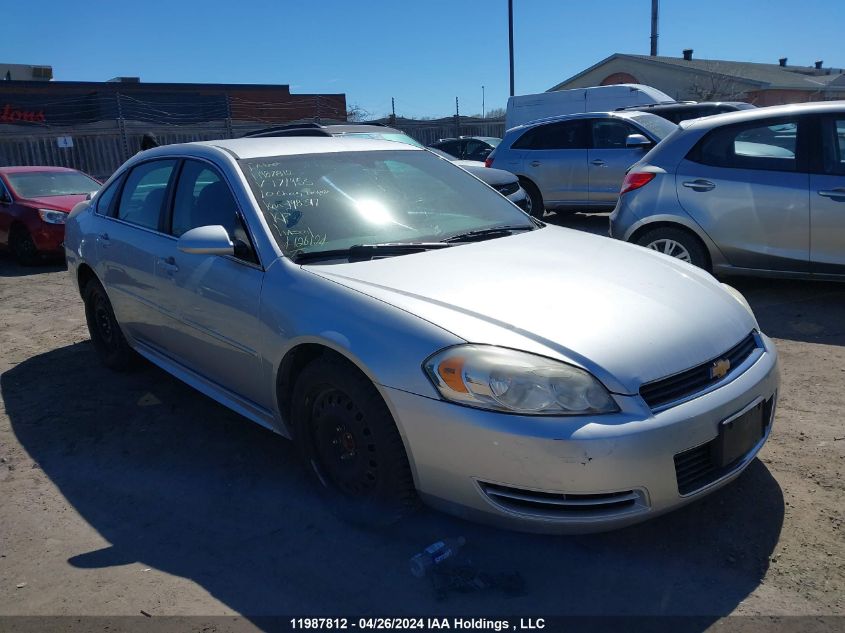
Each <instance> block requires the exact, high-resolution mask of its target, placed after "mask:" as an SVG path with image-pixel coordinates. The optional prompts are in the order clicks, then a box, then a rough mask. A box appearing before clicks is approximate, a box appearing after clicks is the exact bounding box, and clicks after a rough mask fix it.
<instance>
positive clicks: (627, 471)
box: [384, 337, 779, 533]
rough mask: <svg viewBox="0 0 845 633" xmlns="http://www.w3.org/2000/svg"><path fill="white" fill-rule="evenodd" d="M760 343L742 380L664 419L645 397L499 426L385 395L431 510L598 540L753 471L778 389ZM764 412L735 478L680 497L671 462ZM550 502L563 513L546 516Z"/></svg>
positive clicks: (769, 348)
mask: <svg viewBox="0 0 845 633" xmlns="http://www.w3.org/2000/svg"><path fill="white" fill-rule="evenodd" d="M762 339H763V340H764V347H765V349H764V351H763V353H762V354H760V355H759V357H757V358H755V359H753V360H751V361H749V362H750V366H749V367H747V368H743V371H742V373H741V374H740V375H738V376H737V377H736V378H734V379H733V380H731V381H730V382H728V383H727V384H724V385H723V386H721V387H719V388H717V389H715V390H713V391H710V392H708V393H705V394H704V395H701V396H699V397H696V398H694V399H692V400H689V401H687V402H684V403H682V404H679V405H677V406H674V407H671V408H669V409H666V410H664V411H660V412H658V413H652V412H651V411H650V410H649V409H648V408H647V407H646V405H645V403H644V402H643V401H642V399H641V398H640V397H639V396H616V398H617V401H618V403H619V405H620V408H621V409H622V411H621V412H620V413H618V414H614V415H611V416H599V417H595V418H593V419H587V418H580V417H579V418H536V417H524V416H515V415H504V414H500V413H493V412H489V411H481V410H477V409H472V408H468V407H462V406H457V405H454V404H450V403H447V402H443V401H440V400H434V399H431V398H426V397H422V396H417V395H414V394H410V393H407V392H403V391H399V390H396V389H390V388H384V391H385V396H386V398H387V399H388V404H389V405H390V407H391V409H392V410H393V413H394V416H395V419H396V420H397V424H398V425H399V428H400V432H401V433H402V435H403V437H404V440H405V443H406V447H407V449H408V454H409V459H410V461H411V464H412V468H413V470H414V475H415V480H416V484H417V488H418V490H419V492H420V494H421V496H422V497H423V498H424V499H425V500H426V501H427V502H429V503H430V504H432V505H434V506H437V507H439V508H441V509H443V510H445V511H447V512H450V513H452V514H456V515H458V516H462V517H465V518H470V519H476V520H480V521H483V522H487V523H493V524H497V525H501V526H505V527H509V528H514V529H519V530H525V531H532V532H550V533H578V532H594V531H603V530H609V529H614V528H618V527H622V526H625V525H629V524H632V523H637V522H640V521H644V520H646V519H649V518H651V517H654V516H657V515H659V514H662V513H665V512H668V511H670V510H673V509H675V508H678V507H680V506H682V505H685V504H687V503H690V502H691V501H693V500H695V499H697V498H700V497H702V496H704V495H706V494H708V493H710V492H712V491H714V490H716V489H718V488H720V487H721V486H723V485H725V484H727V483H728V482H730V481H732V480H733V479H734V478H736V477H737V476H738V475H739V474H740V473H741V472H742V471H743V470H744V469H745V467H746V466H747V465H748V464H749V463H750V462H751V461H752V460H753V458H754V456H755V455H756V454H757V452H758V451H759V450H760V448H761V447H762V446H763V444H764V443H765V441H766V439H767V438H768V434H769V432H770V430H771V419H773V417H774V408H775V399H776V394H777V389H778V384H779V376H778V362H777V352H776V350H775V348H774V345H773V344H772V342H771V341H770V340H769V339H767V338H766V337H762ZM758 402H769V403H770V409H769V413H770V414H771V416H770V421H769V424H768V426H767V429H766V431H765V434H764V436H763V437H762V439H761V440H760V441H759V442H758V443H757V445H755V446H754V447H753V448H752V449H751V450H749V451H748V452H747V453H746V454H745V455H743V456H742V457H741V459H740V461H738V462H737V463H734V464H733V465H732V466H731V467H730V469H729V470H728V471H725V472H720V473H718V476H716V477H714V478H713V479H712V480H711V481H707V482H706V483H704V484H703V485H701V486H700V487H698V488H696V489H694V490H692V491H690V492H689V493H688V494H681V493H680V492H679V489H678V478H677V475H676V465H675V456H676V455H678V454H680V453H684V452H685V451H688V450H689V449H692V448H695V447H701V446H703V445H705V444H707V443H708V442H711V441H713V440H714V439H715V438H717V436H718V428H719V424H720V422H722V421H723V420H726V419H728V418H731V417H732V416H734V415H736V414H737V413H739V412H741V411H743V410H745V409H746V408H747V407H749V406H752V405H754V404H755V403H758ZM561 495H567V497H566V498H565V499H564V501H562V502H561ZM548 499H553V500H554V501H553V503H555V504H558V503H560V507H558V506H557V505H554V506H552V507H551V509H549V505H548V503H547V500H548ZM584 506H589V507H588V508H587V509H586V510H585V509H584Z"/></svg>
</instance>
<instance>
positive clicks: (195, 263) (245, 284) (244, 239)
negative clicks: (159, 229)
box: [156, 160, 270, 407]
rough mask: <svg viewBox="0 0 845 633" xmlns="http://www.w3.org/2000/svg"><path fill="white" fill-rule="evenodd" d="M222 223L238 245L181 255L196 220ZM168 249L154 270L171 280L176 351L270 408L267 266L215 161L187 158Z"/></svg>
mask: <svg viewBox="0 0 845 633" xmlns="http://www.w3.org/2000/svg"><path fill="white" fill-rule="evenodd" d="M208 225H221V226H223V227H224V228H225V229H226V230H227V231H228V232H229V235H230V238H231V239H232V241H233V243H235V244H236V254H235V256H233V257H230V256H218V255H201V254H194V253H183V252H181V251H179V250H178V248H177V240H178V238H179V236H181V235H182V234H183V233H185V232H186V231H188V230H190V229H192V228H196V227H198V226H208ZM169 232H170V234H171V235H172V236H173V239H171V242H170V247H169V250H168V251H167V252H165V253H162V254H161V256H160V257H158V258H157V260H156V274H157V276H158V277H159V279H162V280H164V283H165V284H167V285H169V286H170V288H171V293H172V294H173V296H174V297H175V300H176V303H177V306H178V311H179V336H178V339H177V340H176V341H175V342H174V350H173V351H174V352H175V353H176V355H177V357H178V359H179V360H180V361H181V362H182V363H183V364H185V365H186V366H187V367H188V368H190V369H192V370H193V371H195V372H196V373H198V374H200V375H202V376H203V377H205V378H207V379H209V380H211V381H213V382H215V383H217V384H218V385H220V386H222V387H224V388H226V389H228V390H229V391H232V392H234V393H236V394H237V395H239V396H241V397H243V398H246V399H248V400H251V401H253V402H255V403H257V404H259V405H261V406H263V407H268V406H269V405H270V403H268V402H266V396H265V395H264V391H263V390H262V389H261V388H260V387H262V386H263V383H262V381H261V380H259V375H260V369H261V363H260V356H259V351H258V350H259V348H260V344H261V333H260V323H259V321H258V307H259V300H260V297H261V284H262V283H263V281H264V271H263V270H262V269H261V267H260V266H259V265H258V259H257V257H256V255H255V250H254V249H253V247H252V245H251V244H250V242H249V237H248V235H247V232H246V231H245V228H244V225H243V220H242V218H241V215H240V213H239V211H238V206H237V203H236V202H235V198H234V196H233V195H232V192H231V190H230V189H229V186H228V184H227V183H226V181H225V179H224V178H223V177H222V176H221V174H220V172H219V171H218V170H217V169H216V168H215V167H213V166H212V165H211V164H210V163H205V162H201V161H196V160H186V161H185V163H184V166H183V167H182V170H181V173H180V175H179V181H178V184H177V186H176V192H175V196H174V199H173V209H172V216H171V221H170V226H169Z"/></svg>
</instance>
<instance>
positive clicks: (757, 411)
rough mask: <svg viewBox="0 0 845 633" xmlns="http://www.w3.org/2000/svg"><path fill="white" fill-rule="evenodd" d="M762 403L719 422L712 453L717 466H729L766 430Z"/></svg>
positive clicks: (750, 447)
mask: <svg viewBox="0 0 845 633" xmlns="http://www.w3.org/2000/svg"><path fill="white" fill-rule="evenodd" d="M764 404H765V403H764V402H763V401H760V402H758V403H757V404H756V405H754V406H753V407H751V408H750V409H749V410H748V411H746V412H745V413H743V414H742V415H738V416H736V417H735V418H730V419H728V420H725V421H723V422H722V423H720V424H719V437H718V438H717V441H716V442H715V443H714V448H715V451H714V452H715V455H713V458H714V462H715V463H716V465H717V466H718V467H721V468H724V467H725V466H730V465H731V464H733V463H734V462H736V461H738V460H739V459H741V458H742V457H743V456H744V455H746V454H747V453H748V451H750V450H751V449H752V448H754V446H755V445H756V444H757V442H759V441H760V440H761V439H763V434H764V433H765V430H766V424H765V419H764V416H763V413H764V411H765V407H764Z"/></svg>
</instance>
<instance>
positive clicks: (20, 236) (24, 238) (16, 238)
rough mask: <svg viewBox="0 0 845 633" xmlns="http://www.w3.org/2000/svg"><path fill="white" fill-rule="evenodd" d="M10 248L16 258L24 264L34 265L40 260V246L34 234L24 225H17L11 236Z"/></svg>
mask: <svg viewBox="0 0 845 633" xmlns="http://www.w3.org/2000/svg"><path fill="white" fill-rule="evenodd" d="M9 248H10V249H11V251H12V255H13V256H14V257H15V260H17V262H18V263H19V264H21V265H22V266H32V265H33V264H35V263H36V262H37V261H38V248H37V247H36V246H35V242H34V241H33V240H32V235H30V233H29V231H28V230H27V228H26V227H24V226H20V225H18V226H15V227H14V228H13V229H12V232H11V235H10V236H9Z"/></svg>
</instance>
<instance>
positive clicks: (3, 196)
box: [0, 191, 12, 207]
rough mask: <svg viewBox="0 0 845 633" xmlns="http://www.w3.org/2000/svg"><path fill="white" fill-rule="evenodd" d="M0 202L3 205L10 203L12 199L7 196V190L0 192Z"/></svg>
mask: <svg viewBox="0 0 845 633" xmlns="http://www.w3.org/2000/svg"><path fill="white" fill-rule="evenodd" d="M0 204H2V205H3V206H5V207H8V206H9V205H10V204H12V199H11V198H10V197H9V194H8V192H6V191H3V192H2V193H0Z"/></svg>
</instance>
